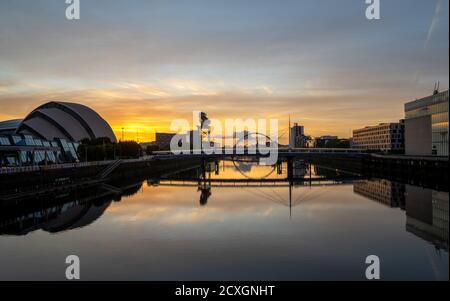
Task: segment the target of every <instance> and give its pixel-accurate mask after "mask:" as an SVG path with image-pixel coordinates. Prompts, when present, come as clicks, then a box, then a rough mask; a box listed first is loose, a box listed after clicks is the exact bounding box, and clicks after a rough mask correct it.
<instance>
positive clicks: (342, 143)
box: [325, 139, 350, 148]
mask: <svg viewBox="0 0 450 301" xmlns="http://www.w3.org/2000/svg"><path fill="white" fill-rule="evenodd" d="M349 147H350V143H349V141H348V140H347V139H333V140H329V141H327V143H325V148H349Z"/></svg>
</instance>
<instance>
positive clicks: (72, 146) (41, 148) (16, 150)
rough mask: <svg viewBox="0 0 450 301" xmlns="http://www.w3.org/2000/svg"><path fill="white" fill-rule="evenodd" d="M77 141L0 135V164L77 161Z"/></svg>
mask: <svg viewBox="0 0 450 301" xmlns="http://www.w3.org/2000/svg"><path fill="white" fill-rule="evenodd" d="M78 146H79V143H77V142H70V141H67V140H65V139H55V140H54V141H47V140H44V139H40V138H36V137H33V136H31V135H21V134H14V135H0V166H2V167H4V166H29V165H43V164H45V163H47V164H54V163H66V162H76V161H79V157H78V153H77V149H78Z"/></svg>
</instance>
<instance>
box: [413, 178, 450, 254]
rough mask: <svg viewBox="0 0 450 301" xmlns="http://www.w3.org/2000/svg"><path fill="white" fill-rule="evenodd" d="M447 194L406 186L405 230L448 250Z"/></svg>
mask: <svg viewBox="0 0 450 301" xmlns="http://www.w3.org/2000/svg"><path fill="white" fill-rule="evenodd" d="M448 197H449V196H448V192H440V191H435V190H431V189H424V188H421V187H417V186H411V185H406V230H407V231H408V232H411V233H414V234H415V235H417V236H419V237H421V238H423V239H425V240H427V241H429V242H432V243H433V244H434V245H435V246H436V248H439V249H445V250H448V240H449V238H448V226H449V217H448V202H449V199H448Z"/></svg>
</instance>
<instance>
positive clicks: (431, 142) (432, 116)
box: [405, 90, 449, 156]
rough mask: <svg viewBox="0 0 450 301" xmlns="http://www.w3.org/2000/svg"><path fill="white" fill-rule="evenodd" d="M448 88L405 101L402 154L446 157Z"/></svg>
mask: <svg viewBox="0 0 450 301" xmlns="http://www.w3.org/2000/svg"><path fill="white" fill-rule="evenodd" d="M448 103H449V99H448V90H447V91H444V92H440V93H439V92H438V91H437V90H435V92H434V93H433V95H431V96H427V97H424V98H421V99H417V100H415V101H412V102H408V103H406V104H405V154H406V155H415V156H431V155H434V156H448V155H449V154H448Z"/></svg>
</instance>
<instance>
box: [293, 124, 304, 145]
mask: <svg viewBox="0 0 450 301" xmlns="http://www.w3.org/2000/svg"><path fill="white" fill-rule="evenodd" d="M289 131H290V132H289V147H291V148H302V147H306V143H307V139H306V136H305V130H304V127H303V126H302V125H298V123H294V126H293V127H291V128H290V129H289Z"/></svg>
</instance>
